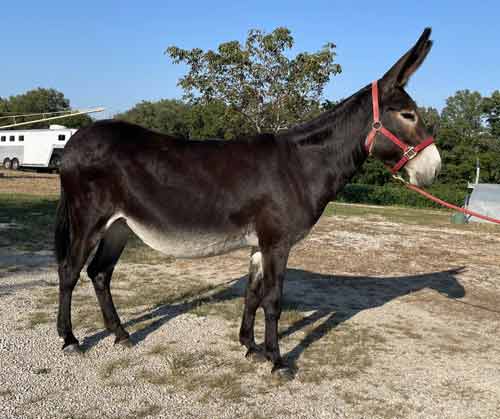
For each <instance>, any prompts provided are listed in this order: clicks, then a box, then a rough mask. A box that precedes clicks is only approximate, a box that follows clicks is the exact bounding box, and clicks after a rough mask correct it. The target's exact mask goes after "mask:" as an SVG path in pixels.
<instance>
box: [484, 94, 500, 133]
mask: <svg viewBox="0 0 500 419" xmlns="http://www.w3.org/2000/svg"><path fill="white" fill-rule="evenodd" d="M482 110H483V112H484V117H485V119H486V123H487V124H488V127H489V129H490V133H491V135H492V136H493V137H495V138H497V139H498V140H499V141H500V90H495V91H494V92H493V93H492V94H491V96H490V97H486V98H484V100H483V104H482Z"/></svg>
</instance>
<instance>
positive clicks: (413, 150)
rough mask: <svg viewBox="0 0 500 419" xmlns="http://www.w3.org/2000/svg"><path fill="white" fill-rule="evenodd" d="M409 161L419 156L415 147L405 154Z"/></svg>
mask: <svg viewBox="0 0 500 419" xmlns="http://www.w3.org/2000/svg"><path fill="white" fill-rule="evenodd" d="M403 156H404V157H406V158H407V159H408V160H411V159H413V158H415V157H416V156H417V152H416V151H415V148H414V147H408V148H407V150H406V151H405V152H404V154H403Z"/></svg>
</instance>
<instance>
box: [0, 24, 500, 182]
mask: <svg viewBox="0 0 500 419" xmlns="http://www.w3.org/2000/svg"><path fill="white" fill-rule="evenodd" d="M293 45H294V38H293V36H292V34H291V32H290V31H289V30H288V29H287V28H277V29H275V30H274V31H272V32H270V33H265V32H263V31H260V30H256V29H253V30H250V31H249V33H248V36H247V39H246V41H245V42H244V43H243V44H241V43H240V42H238V41H230V42H226V43H222V44H221V45H219V46H218V48H217V49H216V50H208V51H203V50H201V49H199V48H194V49H192V50H185V49H182V48H179V47H177V46H170V47H169V48H168V49H167V50H166V54H167V55H168V56H169V57H170V58H171V59H172V60H173V62H174V63H183V64H185V65H186V66H187V68H188V71H187V73H186V74H185V76H183V77H182V78H181V79H180V80H179V86H180V87H181V88H182V89H183V91H184V96H183V98H182V99H162V100H159V101H156V102H151V101H142V102H140V103H138V104H136V105H135V106H134V107H132V108H131V109H129V110H127V111H126V112H123V113H120V114H118V115H115V118H117V119H121V120H126V121H129V122H133V123H137V124H139V125H142V126H144V127H147V128H151V129H154V130H156V131H159V132H163V133H166V134H170V135H173V136H176V137H179V138H183V139H186V140H189V139H204V138H223V139H227V140H231V139H233V138H236V137H240V136H251V135H255V134H258V133H260V132H278V131H280V130H282V129H286V128H289V127H290V126H292V125H294V124H297V123H300V122H302V121H305V120H308V119H310V118H313V117H315V116H317V115H318V114H319V113H321V112H323V111H325V110H328V109H330V108H332V107H333V106H335V102H332V101H329V100H324V99H323V90H324V87H325V86H326V84H327V83H328V82H329V81H330V79H331V77H333V76H335V75H337V74H339V73H340V72H341V71H342V68H341V66H340V65H339V64H337V63H336V62H335V59H336V52H335V50H336V46H335V44H334V43H332V42H327V43H326V44H325V45H324V46H323V47H322V48H321V49H320V50H318V51H316V52H313V53H310V52H302V53H298V54H296V55H295V56H293V55H292V54H291V52H290V51H291V49H292V47H293ZM68 109H70V102H69V100H68V99H66V98H65V97H64V94H62V93H61V92H58V91H56V90H54V89H42V88H38V89H35V90H32V91H29V92H27V93H25V94H22V95H18V96H12V97H10V98H6V99H2V98H1V97H0V118H2V117H3V118H2V119H0V127H1V125H5V124H6V122H7V121H8V120H9V119H8V118H4V117H6V116H9V115H13V114H15V113H36V112H54V111H61V110H68ZM419 111H420V115H421V117H422V118H423V119H424V121H425V123H426V124H427V126H428V127H431V129H432V131H434V132H435V133H436V135H435V138H436V142H437V145H438V147H439V149H440V152H441V156H442V159H443V169H442V173H441V175H440V177H439V181H438V182H439V183H441V184H444V185H454V186H457V185H461V186H463V185H466V183H467V182H469V181H473V180H474V175H475V167H476V159H478V160H479V163H480V166H481V178H480V180H481V182H487V183H500V164H499V162H500V91H499V90H495V91H493V92H492V93H491V94H490V95H489V96H485V97H483V96H482V95H481V94H480V93H479V92H475V91H470V90H459V91H457V92H456V93H455V94H454V95H453V96H451V97H449V98H448V99H447V100H446V105H445V107H444V108H443V109H442V110H441V112H439V111H438V110H437V109H435V108H432V107H422V108H420V110H419ZM91 121H92V119H91V118H90V117H88V116H82V117H74V118H71V119H65V120H64V125H67V126H73V127H82V126H85V125H87V124H89V123H91ZM389 179H390V174H389V173H388V171H387V170H386V168H385V167H384V166H383V165H382V164H381V163H380V162H378V161H376V160H374V159H369V160H368V162H367V163H366V164H365V165H364V166H363V168H362V169H361V171H360V172H359V173H358V174H357V175H356V177H355V178H354V179H353V183H357V184H372V185H382V184H385V183H386V182H387V181H388V180H389Z"/></svg>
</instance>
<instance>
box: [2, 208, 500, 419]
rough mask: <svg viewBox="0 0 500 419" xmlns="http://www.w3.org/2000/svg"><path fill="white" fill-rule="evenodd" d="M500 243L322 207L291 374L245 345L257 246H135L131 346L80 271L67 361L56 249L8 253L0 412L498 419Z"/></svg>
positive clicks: (124, 298)
mask: <svg viewBox="0 0 500 419" xmlns="http://www.w3.org/2000/svg"><path fill="white" fill-rule="evenodd" d="M12 228H15V226H14V227H12ZM499 250H500V230H499V229H493V228H489V229H488V228H485V227H477V228H472V227H456V228H452V227H451V226H446V225H443V226H432V227H427V226H424V225H408V224H399V223H395V222H389V221H387V220H384V219H382V218H381V217H371V218H370V217H367V218H357V217H323V218H322V220H321V222H320V223H319V224H318V226H317V227H316V228H315V230H314V232H313V233H312V234H311V235H310V236H309V237H308V238H307V239H306V240H304V241H303V242H302V243H300V244H299V245H298V246H297V247H296V249H295V250H294V252H293V254H292V257H291V260H290V263H289V267H290V269H289V271H288V273H287V280H286V284H285V303H284V307H285V309H284V312H283V315H282V319H281V322H280V326H281V347H282V352H283V354H284V356H285V357H286V359H288V361H289V362H290V363H291V364H292V365H294V367H295V369H296V373H295V377H294V379H293V380H290V381H287V380H281V379H279V378H275V377H272V376H271V375H270V365H268V364H266V363H264V364H258V363H253V362H252V361H249V360H246V359H244V356H243V355H244V351H243V349H242V348H241V347H240V346H239V345H238V341H237V332H238V327H239V320H240V316H241V308H242V298H241V295H242V290H243V288H244V285H245V281H246V278H245V273H246V269H247V264H248V252H243V251H241V252H235V253H232V254H229V255H226V256H223V257H217V258H210V259H205V260H197V261H185V260H184V261H183V260H171V259H167V258H161V257H160V256H158V255H156V254H154V253H152V252H149V251H147V250H145V249H144V248H141V247H135V248H132V249H131V250H129V251H127V254H126V255H125V257H124V258H123V260H122V261H121V262H120V264H119V265H118V267H117V270H116V272H115V279H114V282H113V294H114V296H115V301H116V303H117V307H118V311H119V312H120V315H121V317H122V320H123V322H124V323H125V324H126V327H127V328H128V330H129V331H130V332H131V335H132V339H133V341H134V342H135V345H134V346H133V347H132V348H130V349H127V348H123V347H120V346H114V345H113V337H111V336H109V335H108V334H107V333H106V332H105V331H103V329H102V321H101V320H100V313H99V309H98V307H97V305H96V302H95V297H94V295H93V290H92V286H91V284H90V283H89V281H88V278H86V276H85V275H82V280H81V281H80V283H79V286H78V287H77V290H76V291H75V298H74V304H73V307H74V310H73V313H74V319H75V320H74V324H75V334H76V335H77V337H79V338H80V341H81V342H83V347H84V352H83V353H82V354H73V355H67V354H64V353H63V352H62V351H61V350H60V345H61V342H60V341H59V339H58V337H57V333H56V330H55V324H54V323H55V319H54V317H55V313H56V310H57V305H56V300H57V279H56V274H55V266H54V262H53V259H52V256H51V254H50V252H49V251H48V250H44V251H41V252H36V253H26V252H20V251H16V250H15V248H14V247H9V248H3V249H0V302H1V304H0V363H1V367H0V418H9V419H10V418H136V417H139V418H142V417H157V418H255V419H259V418H422V419H424V418H425V419H429V418H439V419H444V418H450V419H451V418H453V419H457V418H467V419H469V418H488V419H491V418H500V356H499V355H500V333H499V332H500V330H499V326H500V314H499V313H500V308H499V306H498V301H499V299H500V266H499V257H498V254H499ZM262 328H263V321H262V316H260V317H259V318H258V322H257V331H258V335H260V336H261V333H262Z"/></svg>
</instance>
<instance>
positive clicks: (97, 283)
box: [87, 221, 130, 344]
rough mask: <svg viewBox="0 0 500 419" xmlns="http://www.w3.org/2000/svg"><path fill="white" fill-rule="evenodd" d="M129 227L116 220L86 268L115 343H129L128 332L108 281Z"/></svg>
mask: <svg viewBox="0 0 500 419" xmlns="http://www.w3.org/2000/svg"><path fill="white" fill-rule="evenodd" d="M128 236H129V229H128V227H127V226H126V224H125V222H123V221H116V222H115V223H113V224H112V225H111V227H110V228H109V229H108V230H107V231H106V233H105V234H104V237H103V238H102V239H101V241H100V243H99V247H98V249H97V252H96V254H95V256H94V258H93V260H92V262H91V263H90V264H89V266H88V268H87V273H88V275H89V277H90V279H92V283H93V285H94V289H95V292H96V295H97V300H98V301H99V305H100V306H101V310H102V316H103V318H104V325H105V326H106V329H107V330H109V331H110V332H112V333H114V335H115V336H116V339H115V343H123V344H130V342H129V340H128V338H129V334H128V333H127V332H126V331H125V329H124V328H123V326H122V324H121V321H120V317H118V313H117V312H116V309H115V305H114V304H113V298H112V297H111V291H110V282H111V276H112V275H113V270H114V267H115V265H116V263H117V262H118V259H119V258H120V255H121V253H122V251H123V249H124V247H125V244H126V243H127V239H128Z"/></svg>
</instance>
